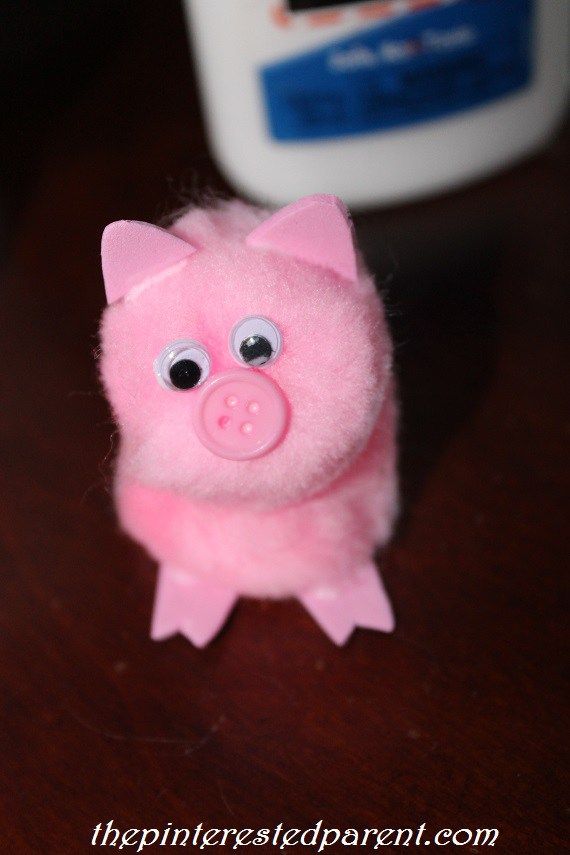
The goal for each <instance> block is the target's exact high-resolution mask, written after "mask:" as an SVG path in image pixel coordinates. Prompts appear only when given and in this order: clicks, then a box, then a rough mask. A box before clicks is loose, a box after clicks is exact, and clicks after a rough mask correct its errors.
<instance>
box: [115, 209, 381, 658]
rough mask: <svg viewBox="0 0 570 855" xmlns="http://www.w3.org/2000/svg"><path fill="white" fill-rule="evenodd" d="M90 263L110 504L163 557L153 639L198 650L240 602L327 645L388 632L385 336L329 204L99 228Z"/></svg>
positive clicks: (209, 212) (339, 215)
mask: <svg viewBox="0 0 570 855" xmlns="http://www.w3.org/2000/svg"><path fill="white" fill-rule="evenodd" d="M102 262H103V274H104V280H105V289H106V294H107V300H108V303H109V305H108V306H107V308H106V309H105V311H104V313H103V319H102V324H101V342H102V349H101V354H102V355H101V374H102V379H103V384H104V387H105V390H106V393H107V396H108V398H109V401H110V403H111V406H112V408H113V412H114V416H115V419H116V421H117V424H118V426H119V429H120V434H121V443H120V449H119V453H118V458H117V461H116V472H115V480H114V495H115V502H116V507H117V512H118V516H119V520H120V524H121V526H122V528H123V529H124V530H125V531H126V532H127V533H128V534H129V535H130V536H131V537H133V538H134V539H135V540H136V541H138V542H139V543H141V544H142V545H143V546H144V547H145V548H146V549H147V550H148V552H149V553H150V554H151V555H152V556H153V558H154V559H155V560H156V561H158V563H159V565H160V567H159V578H158V587H157V592H156V600H155V605H154V614H153V619H152V637H153V638H155V639H162V638H167V637H168V636H170V635H172V634H174V633H176V632H181V633H183V634H184V635H185V636H186V637H187V638H188V639H190V640H191V641H192V642H193V643H194V644H195V645H197V646H199V647H202V646H204V645H206V644H207V643H208V642H209V641H210V640H211V639H212V638H213V637H214V636H215V635H216V634H217V632H218V631H219V630H220V628H221V627H222V625H223V624H224V622H225V620H226V618H227V617H228V615H229V613H230V612H231V610H232V608H233V606H234V604H235V602H236V600H237V598H238V597H240V596H244V597H260V598H284V597H296V598H298V599H299V601H300V602H301V603H302V604H303V605H304V607H305V608H306V609H307V610H308V611H309V612H310V614H311V615H312V616H313V618H314V619H315V620H316V621H317V622H318V624H319V625H320V626H321V627H322V628H323V630H324V631H325V632H326V633H327V634H328V636H329V637H330V638H331V639H332V640H333V641H334V642H335V643H336V644H339V645H340V644H344V643H345V641H346V640H347V639H348V638H349V636H350V634H351V632H352V630H353V629H354V628H355V627H356V626H361V627H366V628H369V629H375V630H382V631H384V632H390V631H391V630H392V629H393V626H394V619H393V615H392V609H391V606H390V602H389V600H388V597H387V595H386V592H385V590H384V587H383V585H382V582H381V580H380V577H379V575H378V572H377V569H376V567H375V565H374V561H373V555H374V552H375V550H376V549H377V548H378V547H379V546H381V545H382V544H384V543H385V542H386V541H387V539H388V538H389V536H390V534H391V530H392V527H393V523H394V519H395V516H396V513H397V503H398V500H397V475H396V442H395V428H396V418H397V411H396V406H395V402H394V387H393V382H392V344H391V339H390V334H389V331H388V328H387V325H386V321H385V317H384V311H383V306H382V302H381V300H380V298H379V296H378V294H377V292H376V290H375V288H374V283H373V281H372V278H371V276H370V275H369V273H368V272H367V270H366V269H365V267H364V265H363V263H362V260H361V259H360V258H359V256H358V254H357V251H356V249H355V246H354V237H353V229H352V224H351V222H350V218H349V216H348V213H347V211H346V209H345V207H344V205H343V204H342V202H341V201H340V200H339V199H337V198H336V197H334V196H324V195H318V196H309V197H307V198H304V199H300V200H299V201H297V202H295V203H294V204H292V205H288V206H287V207H285V208H283V209H282V210H280V211H277V212H276V213H273V214H271V213H269V212H267V211H263V210H260V209H258V208H254V207H251V206H249V205H246V204H245V203H243V202H240V201H237V200H234V201H229V202H220V203H217V204H216V205H214V206H212V207H210V208H198V207H196V208H193V209H191V210H189V211H188V212H187V213H185V214H184V215H183V216H181V217H180V218H179V219H178V220H177V221H176V222H175V223H174V224H173V225H172V226H171V227H170V229H168V230H164V229H161V228H158V227H157V226H153V225H149V224H147V223H140V222H130V221H121V222H117V223H112V224H111V225H109V226H107V228H106V229H105V231H104V233H103V241H102Z"/></svg>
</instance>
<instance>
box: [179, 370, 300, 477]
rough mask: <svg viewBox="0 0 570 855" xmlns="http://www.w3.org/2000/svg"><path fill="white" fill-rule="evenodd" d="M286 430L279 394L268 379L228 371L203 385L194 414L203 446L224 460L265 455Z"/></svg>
mask: <svg viewBox="0 0 570 855" xmlns="http://www.w3.org/2000/svg"><path fill="white" fill-rule="evenodd" d="M286 426H287V404H286V401H285V398H284V396H283V394H282V392H281V391H280V389H279V387H278V386H277V385H276V384H275V383H274V382H273V380H270V379H269V377H267V375H265V374H261V373H260V372H258V371H254V370H252V369H236V370H235V371H228V372H226V373H224V374H218V375H217V376H215V377H213V378H212V379H211V380H209V381H208V382H207V383H205V385H204V386H203V387H202V389H201V391H200V398H199V400H198V403H197V407H196V410H195V413H194V428H195V430H196V433H197V435H198V438H199V439H200V441H201V442H202V444H203V445H205V446H206V448H208V449H209V450H210V451H212V452H213V453H214V454H217V455H218V457H225V458H226V459H227V460H251V459H252V458H254V457H261V456H262V455H263V454H267V452H268V451H271V450H272V449H273V448H275V446H276V445H277V443H278V442H280V440H281V439H282V438H283V435H284V434H285V429H286Z"/></svg>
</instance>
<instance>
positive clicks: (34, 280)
mask: <svg viewBox="0 0 570 855" xmlns="http://www.w3.org/2000/svg"><path fill="white" fill-rule="evenodd" d="M158 7H160V8H158ZM157 48H159V50H157ZM20 120H21V117H20V118H19V117H17V116H13V117H12V118H11V120H10V121H11V125H10V127H11V128H13V129H14V132H15V133H16V132H17V131H18V129H20V131H21V142H20V143H19V142H18V137H17V136H16V137H15V138H14V137H11V140H12V142H11V143H10V145H9V149H10V152H11V154H12V156H13V165H12V166H10V161H8V170H7V172H8V174H9V175H10V174H13V175H15V176H16V178H14V180H13V182H12V183H11V184H10V182H8V186H9V187H11V188H12V191H13V192H12V195H8V196H6V198H5V200H4V202H3V203H2V204H3V206H4V209H5V211H8V212H9V213H10V229H9V232H8V235H7V237H6V245H7V252H6V256H7V257H5V258H4V260H3V264H2V320H3V323H2V346H1V352H2V363H1V364H2V384H1V385H2V407H1V412H0V425H1V434H0V437H1V439H0V467H1V497H2V509H1V513H0V550H1V556H2V604H1V606H0V621H1V628H0V632H1V639H2V641H1V648H0V649H1V674H2V726H1V734H2V749H1V752H2V753H1V757H2V761H1V763H0V768H1V774H2V797H1V799H0V820H1V824H0V848H1V849H2V851H6V852H49V853H51V852H54V853H55V852H58V853H59V852H70V853H74V852H85V851H88V849H89V851H91V847H90V841H91V837H92V834H93V829H94V827H95V826H96V824H97V823H98V822H101V823H104V824H105V823H107V822H108V821H109V820H113V821H114V823H115V825H116V826H117V827H119V828H121V829H123V830H125V829H128V828H130V827H139V828H140V827H142V826H144V827H151V826H157V827H160V828H164V827H165V826H166V825H167V823H169V822H172V823H173V824H174V825H177V826H188V827H193V826H195V825H196V824H197V823H199V822H200V821H201V822H203V823H204V826H205V827H206V826H219V827H236V828H238V829H239V828H245V827H248V826H249V827H252V828H259V827H272V826H274V825H276V824H277V823H279V822H283V823H284V824H285V825H288V826H297V827H300V828H305V827H309V826H311V825H312V824H314V823H315V822H316V821H317V820H320V819H322V820H323V821H324V823H325V824H328V825H329V826H336V827H339V828H346V827H354V828H356V829H363V828H365V827H376V828H378V829H383V828H387V827H393V828H400V827H402V828H403V827H412V828H414V829H415V828H417V827H418V826H419V825H420V824H421V823H422V822H425V823H426V833H425V835H426V837H427V836H429V835H430V834H431V837H432V838H433V836H434V834H435V832H436V831H437V830H438V829H443V828H450V829H452V830H455V829H461V828H470V829H476V828H483V827H496V828H498V829H499V831H500V836H499V839H498V842H497V843H496V845H495V847H494V850H493V851H497V852H504V853H513V855H520V853H533V855H534V853H537V855H542V853H550V852H552V853H557V852H560V851H561V847H562V831H561V825H562V819H563V810H564V805H565V803H564V801H563V791H562V783H563V756H564V754H563V748H564V730H563V727H562V712H563V705H562V697H563V694H562V693H563V687H564V682H563V673H562V672H563V668H562V664H563V663H562V658H563V641H564V637H563V630H564V617H565V613H564V609H563V604H562V594H563V582H562V579H563V573H564V571H565V568H566V559H567V555H568V542H567V539H566V533H567V523H566V519H565V514H564V511H565V506H564V498H565V495H566V490H565V488H566V486H567V483H568V481H567V477H566V474H567V470H566V468H565V463H566V460H567V443H568V436H567V434H566V435H565V433H564V429H565V427H566V428H567V424H568V421H567V413H568V409H567V403H568V396H567V374H566V367H567V357H568V337H567V326H568V321H567V313H566V311H565V309H566V304H567V276H568V248H567V247H568V235H567V213H568V198H569V197H568V182H567V177H568V167H567V164H568V160H567V157H566V146H567V142H568V133H567V132H565V133H563V134H561V135H559V137H558V140H557V141H556V142H555V143H554V144H553V145H551V146H550V148H549V149H548V150H547V151H546V152H544V153H543V154H541V155H540V156H539V157H536V158H535V159H533V160H531V161H529V162H527V163H525V164H524V165H521V166H519V167H517V168H515V169H513V170H512V171H510V172H508V173H507V174H504V175H502V176H500V177H497V178H495V179H493V180H489V181H487V182H485V183H483V184H480V185H479V186H477V187H473V188H471V189H468V190H465V191H462V192H460V193H457V194H454V195H450V196H448V197H446V198H443V199H439V200H436V201H430V202H425V203H422V204H417V205H414V206H408V207H405V208H401V209H398V210H390V211H384V212H378V213H374V214H368V215H366V216H365V217H359V218H358V219H357V227H358V230H359V232H360V237H361V239H362V242H363V246H364V248H365V252H366V254H367V257H368V258H369V260H370V263H371V265H372V266H373V267H374V269H375V270H376V271H377V274H378V279H379V281H380V282H381V283H382V284H383V287H384V288H385V290H386V292H387V303H388V305H389V308H390V314H391V319H392V324H393V330H394V336H395V340H396V343H397V364H398V374H399V378H400V385H401V399H402V407H403V413H402V428H401V471H402V486H403V502H404V511H403V515H402V519H401V522H400V525H399V528H398V531H397V534H396V536H395V539H394V541H393V543H392V545H391V546H390V548H389V549H387V550H386V551H385V553H384V555H383V556H382V557H381V566H382V571H383V574H384V578H385V580H386V585H387V587H388V589H389V591H390V592H391V595H392V597H393V601H394V603H395V608H396V612H397V619H398V626H397V630H396V632H395V633H394V634H393V635H392V636H384V635H377V634H374V633H372V632H365V631H359V632H358V633H356V635H355V636H354V637H353V639H352V641H351V642H350V644H349V645H348V646H347V647H346V648H344V649H337V648H335V647H333V646H332V644H331V643H330V642H329V641H327V639H326V638H325V637H324V635H323V634H322V633H321V632H320V631H319V630H318V629H317V627H316V626H315V625H314V624H313V622H312V621H311V619H310V618H309V617H308V615H306V614H305V613H304V612H303V611H302V610H301V608H300V607H299V606H298V605H296V604H295V603H293V602H283V603H271V604H268V603H267V604H266V603H262V602H241V603H240V604H239V606H238V608H237V610H236V613H235V615H234V616H233V618H232V620H231V622H230V624H229V625H228V627H227V629H226V630H225V631H224V633H223V634H222V636H221V637H220V638H219V639H218V640H217V641H216V642H215V643H213V644H212V645H211V646H210V647H209V648H208V649H206V650H204V651H197V650H195V649H193V648H192V647H191V646H190V644H189V643H188V642H186V641H185V640H183V639H182V638H181V637H176V638H174V639H172V640H169V641H167V642H164V643H160V644H158V643H153V642H151V641H150V640H149V638H148V627H149V617H150V610H151V603H152V595H153V585H154V567H153V565H152V563H151V561H150V560H149V559H148V558H147V557H146V556H145V555H144V554H143V553H142V552H141V551H140V550H139V549H138V548H137V547H136V546H135V545H133V544H132V543H130V542H129V541H128V540H127V539H126V538H125V537H123V536H122V535H121V534H120V533H119V532H118V530H117V526H116V523H115V521H114V516H113V510H112V507H111V501H110V497H109V493H108V487H109V480H110V473H111V468H112V455H113V443H114V439H113V437H114V433H113V426H112V423H111V420H110V415H109V412H108V409H107V406H106V404H105V401H104V400H103V398H102V396H101V393H100V389H99V385H98V381H97V374H96V367H95V361H94V358H93V351H94V350H95V348H96V345H97V322H98V316H99V313H100V311H101V309H102V307H103V288H102V282H101V276H100V271H99V259H98V253H99V238H100V233H101V230H102V228H103V226H104V225H105V224H106V223H107V222H109V221H111V220H114V219H119V218H136V219H149V220H153V219H154V220H156V219H157V218H159V217H160V216H161V215H162V214H163V213H165V212H166V211H167V210H168V209H170V208H172V207H174V206H177V205H180V204H182V203H183V202H184V201H185V200H186V199H187V198H188V195H189V192H190V193H191V192H194V190H195V189H203V188H205V187H214V188H215V189H222V190H223V189H224V184H223V181H222V179H221V178H220V177H219V176H218V173H217V172H216V169H215V167H214V166H213V164H212V161H211V160H210V157H209V154H208V151H207V147H206V142H205V137H204V131H203V128H202V123H201V119H200V116H199V112H198V105H197V96H196V92H195V86H194V83H193V80H192V77H191V71H190V67H189V62H188V55H187V48H186V42H185V35H184V32H183V30H182V22H181V18H180V12H179V10H178V8H177V6H176V4H175V3H173V2H172V3H171V2H168V3H164V4H151V3H150V2H145V3H142V5H141V7H140V9H139V11H138V13H137V17H136V18H135V19H134V21H133V22H132V23H131V25H130V26H127V27H125V29H124V32H122V34H121V35H120V37H117V41H116V42H115V43H114V44H113V45H111V46H110V47H109V48H108V50H107V52H106V54H105V55H104V56H103V57H102V58H101V60H100V62H99V64H98V65H96V66H94V67H93V68H92V69H91V70H90V73H89V74H86V75H85V76H84V79H82V81H81V82H80V84H78V85H73V86H72V85H71V84H70V86H69V88H67V89H66V88H65V86H63V87H62V90H61V96H56V97H54V100H53V103H52V104H51V106H50V109H49V110H47V109H46V110H44V111H43V113H42V114H41V115H40V116H39V119H38V121H37V122H35V123H33V128H32V127H31V125H30V128H29V131H30V133H29V134H27V133H24V132H23V131H22V126H21V125H19V122H20ZM18 153H19V158H18ZM10 170H12V172H10ZM4 171H5V172H6V162H5V164H4ZM257 848H259V847H257ZM257 848H256V849H255V851H257ZM462 848H463V849H464V851H482V850H483V847H479V848H478V849H477V850H473V849H472V848H471V847H470V846H465V847H462ZM450 849H453V846H450ZM153 851H154V850H153ZM156 851H166V850H162V849H159V848H158V847H157V848H156ZM304 851H308V850H304ZM328 851H337V852H338V851H346V850H344V849H343V848H342V847H340V845H338V844H337V845H336V846H333V847H329V850H328ZM362 851H364V850H362Z"/></svg>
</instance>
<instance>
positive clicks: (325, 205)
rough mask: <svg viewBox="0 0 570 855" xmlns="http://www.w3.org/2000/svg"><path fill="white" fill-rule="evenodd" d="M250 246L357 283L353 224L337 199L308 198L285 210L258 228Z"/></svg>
mask: <svg viewBox="0 0 570 855" xmlns="http://www.w3.org/2000/svg"><path fill="white" fill-rule="evenodd" d="M246 243H247V244H249V246H259V247H264V248H266V249H274V250H276V251H277V252H283V253H285V254H286V255H291V256H294V257H295V258H299V259H301V260H302V261H306V262H307V263H308V264H316V265H318V266H320V267H325V268H327V269H328V270H333V271H334V272H335V273H338V275H339V276H342V277H343V278H344V279H348V280H349V281H350V282H356V279H357V269H356V254H355V251H354V242H353V236H352V224H351V221H350V217H349V214H348V211H347V210H346V207H345V206H344V204H343V203H342V202H341V200H340V199H339V198H338V197H337V196H325V195H317V196H305V197H304V198H303V199H299V200H298V201H297V202H293V204H291V205H287V206H286V207H285V208H281V210H280V211H277V212H276V213H275V214H273V215H272V216H271V217H269V219H267V220H265V222H263V223H261V225H260V226H257V228H255V229H254V230H253V231H252V232H251V233H250V234H249V235H248V236H247V238H246Z"/></svg>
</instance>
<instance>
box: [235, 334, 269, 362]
mask: <svg viewBox="0 0 570 855" xmlns="http://www.w3.org/2000/svg"><path fill="white" fill-rule="evenodd" d="M239 352H240V355H241V358H242V359H243V361H244V362H247V363H248V364H249V365H263V364H264V363H265V362H267V361H268V360H269V359H271V355H272V353H273V349H272V347H271V343H270V342H269V341H268V340H267V339H266V338H265V336H262V335H250V336H249V337H248V338H244V340H243V341H242V343H241V345H240V348H239Z"/></svg>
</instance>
